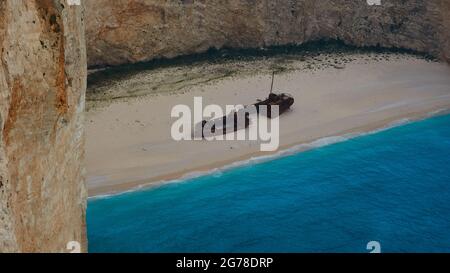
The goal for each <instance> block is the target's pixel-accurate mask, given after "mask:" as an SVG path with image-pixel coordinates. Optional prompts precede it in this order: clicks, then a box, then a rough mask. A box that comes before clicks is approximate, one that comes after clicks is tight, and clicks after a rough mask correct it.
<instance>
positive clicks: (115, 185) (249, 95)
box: [86, 58, 450, 196]
mask: <svg viewBox="0 0 450 273" xmlns="http://www.w3.org/2000/svg"><path fill="white" fill-rule="evenodd" d="M270 76H271V75H269V74H263V75H255V76H242V77H234V78H232V79H225V80H220V81H218V82H216V83H214V84H209V85H203V86H202V85H201V86H193V87H191V88H189V89H186V90H185V91H186V92H184V93H182V94H175V95H158V96H151V97H146V98H142V99H139V100H134V101H132V102H118V103H114V104H112V105H110V106H108V107H106V108H100V109H97V110H94V111H91V112H89V113H88V115H87V144H86V145H87V150H86V151H87V155H86V166H87V185H88V189H89V195H90V196H93V195H99V194H106V193H113V192H118V191H124V190H128V189H131V188H134V187H136V186H139V185H143V184H146V185H151V183H153V182H154V183H156V182H157V181H161V180H169V179H176V178H179V177H181V176H183V175H185V174H186V173H190V172H193V171H199V170H201V171H205V170H208V169H212V168H214V167H218V166H222V165H225V164H228V163H230V162H233V161H236V160H243V159H246V158H250V157H252V156H255V155H259V154H261V153H260V152H259V148H260V146H259V144H260V143H258V142H248V141H244V142H236V141H232V142H206V141H200V142H186V141H183V142H175V141H174V140H172V138H171V136H170V129H171V126H172V124H173V122H174V121H175V119H171V117H170V112H171V110H172V107H173V106H174V105H177V104H186V105H191V106H192V105H193V98H194V96H203V100H204V104H210V103H211V104H212V103H214V104H219V105H222V106H225V105H226V104H250V103H254V102H255V101H256V99H258V98H265V97H266V96H267V93H268V88H269V85H270ZM122 88H126V86H125V87H122ZM275 89H276V90H279V91H283V92H288V93H291V94H292V95H293V96H294V97H295V99H296V102H295V105H294V107H293V109H292V111H290V112H288V113H286V114H285V115H283V116H282V117H281V119H280V142H281V147H280V149H285V148H287V147H289V146H293V145H296V144H300V143H306V142H311V141H313V140H316V139H319V138H323V137H326V136H336V135H341V134H345V133H349V132H363V131H370V130H374V129H376V128H380V127H384V126H386V125H387V124H389V123H391V122H393V121H396V120H400V119H403V118H419V117H423V116H426V115H427V114H428V113H430V112H433V111H436V110H444V109H449V108H450V67H449V66H448V65H446V64H442V63H435V62H427V61H425V60H420V59H414V58H400V59H397V60H388V61H386V60H385V61H377V62H369V63H364V62H358V61H356V62H352V63H350V64H348V65H347V66H346V67H345V69H335V68H326V69H324V70H320V71H315V72H314V71H292V72H287V73H284V74H281V75H278V76H277V78H276V83H275Z"/></svg>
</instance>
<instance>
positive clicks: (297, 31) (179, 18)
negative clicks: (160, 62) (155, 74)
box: [85, 0, 450, 66]
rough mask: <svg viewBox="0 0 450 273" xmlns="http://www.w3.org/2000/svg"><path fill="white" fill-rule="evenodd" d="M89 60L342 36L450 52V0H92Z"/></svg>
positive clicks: (361, 42)
mask: <svg viewBox="0 0 450 273" xmlns="http://www.w3.org/2000/svg"><path fill="white" fill-rule="evenodd" d="M85 3H86V12H87V52H88V64H89V65H90V66H102V65H118V64H123V63H134V62H139V61H148V60H151V59H154V58H161V57H167V58H170V57H175V56H179V55H185V54H193V53H199V52H203V51H206V50H207V49H209V48H213V47H214V48H222V47H237V48H240V47H254V48H258V47H267V46H272V45H285V44H301V43H304V42H307V41H311V40H318V39H330V38H333V39H340V40H343V41H344V42H346V43H348V44H352V45H357V46H376V45H380V46H384V47H398V48H407V49H413V50H416V51H420V52H426V53H429V54H432V55H434V56H437V57H440V58H444V57H445V58H447V59H448V58H449V54H450V53H448V52H449V47H448V44H449V42H448V41H449V36H450V34H449V33H450V29H449V25H448V24H449V23H448V21H449V16H450V14H449V13H450V10H449V3H450V1H449V0H402V1H398V0H382V5H381V6H369V5H368V4H367V1H366V0H320V1H317V0H217V1H210V0H167V1H166V0H115V1H109V0H85Z"/></svg>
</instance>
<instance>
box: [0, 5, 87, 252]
mask: <svg viewBox="0 0 450 273" xmlns="http://www.w3.org/2000/svg"><path fill="white" fill-rule="evenodd" d="M83 16H84V10H83V7H82V6H69V5H68V4H67V1H66V0H1V1H0V45H1V52H0V53H1V55H0V58H1V66H0V252H64V251H66V245H67V243H68V242H69V241H78V242H80V243H81V244H82V247H83V249H82V250H86V231H85V209H86V190H85V185H84V178H83V158H84V147H83V145H84V130H83V116H84V114H83V111H84V96H85V88H86V57H85V55H86V54H85V39H84V22H83Z"/></svg>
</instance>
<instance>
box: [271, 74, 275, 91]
mask: <svg viewBox="0 0 450 273" xmlns="http://www.w3.org/2000/svg"><path fill="white" fill-rule="evenodd" d="M274 78H275V71H273V72H272V85H271V86H270V94H272V93H273V81H274Z"/></svg>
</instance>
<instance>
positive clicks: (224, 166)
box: [88, 108, 450, 200]
mask: <svg viewBox="0 0 450 273" xmlns="http://www.w3.org/2000/svg"><path fill="white" fill-rule="evenodd" d="M447 114H450V108H447V109H442V108H441V109H436V110H433V111H431V112H427V113H420V114H417V115H414V116H408V117H401V118H399V119H392V120H386V122H385V123H380V124H379V125H382V124H384V125H382V126H377V125H366V126H362V127H359V128H355V129H353V130H348V131H344V132H342V134H340V135H339V134H338V135H332V136H324V137H322V138H319V139H315V140H311V141H309V142H299V143H294V144H291V145H286V146H283V147H280V148H279V149H278V150H277V151H276V152H271V153H265V152H255V153H253V154H248V155H245V156H242V157H240V158H236V159H235V160H227V161H223V162H219V163H215V164H211V165H206V166H203V167H200V168H194V169H191V170H186V171H180V172H175V173H173V174H168V175H163V176H159V177H153V178H148V179H143V180H139V181H134V182H123V183H119V184H118V185H113V186H105V187H103V188H97V189H96V190H91V191H90V192H89V195H88V198H89V199H90V200H95V199H101V198H107V197H112V196H118V195H121V194H126V193H133V192H137V191H141V190H142V191H145V190H150V189H154V188H157V187H160V186H164V185H167V184H172V183H184V182H186V181H188V180H190V179H194V178H197V177H202V176H207V175H211V174H212V173H215V172H218V171H228V170H233V169H235V168H239V167H243V166H248V165H254V164H260V163H263V162H268V161H272V160H277V159H280V158H283V157H285V156H291V155H296V154H299V153H303V152H306V151H310V150H314V149H318V148H322V147H326V146H328V145H333V144H337V143H340V142H345V141H348V140H351V139H354V138H359V137H363V136H366V135H371V134H377V133H380V132H383V131H385V130H389V129H392V128H396V127H399V126H404V125H407V124H410V123H414V122H420V121H423V120H427V119H429V118H435V117H438V116H443V115H447ZM332 138H335V139H336V140H335V141H332V142H330V143H325V144H323V145H320V144H319V145H314V142H316V141H320V140H325V139H332ZM300 146H303V147H300ZM306 146H310V147H306ZM264 158H266V159H264ZM250 161H256V162H250Z"/></svg>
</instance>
